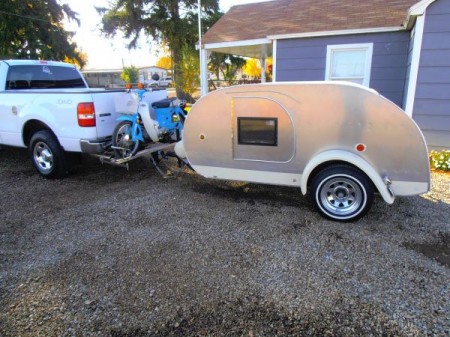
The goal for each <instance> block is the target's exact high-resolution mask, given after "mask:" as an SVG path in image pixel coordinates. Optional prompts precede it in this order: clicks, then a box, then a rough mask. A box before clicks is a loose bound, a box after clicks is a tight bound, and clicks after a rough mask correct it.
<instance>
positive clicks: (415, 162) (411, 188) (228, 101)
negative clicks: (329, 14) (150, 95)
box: [112, 82, 430, 221]
mask: <svg viewBox="0 0 450 337" xmlns="http://www.w3.org/2000/svg"><path fill="white" fill-rule="evenodd" d="M141 114H142V112H141ZM144 114H145V112H144ZM146 114H147V115H148V116H150V119H151V120H152V118H153V117H152V114H151V113H146ZM148 116H146V117H143V119H145V118H148ZM174 145H175V148H174V150H175V154H176V156H177V157H178V158H179V159H180V160H182V161H183V162H184V163H186V164H188V165H189V166H190V167H191V168H192V169H193V170H194V171H196V172H197V173H198V174H200V175H202V176H204V177H206V178H212V179H222V180H237V181H245V182H252V183H261V184H273V185H284V186H295V187H299V188H300V191H301V192H302V194H304V195H305V194H309V195H310V197H311V199H312V201H313V203H314V205H315V207H316V209H317V210H318V211H319V212H320V213H321V214H322V215H323V216H325V217H326V218H329V219H332V220H335V221H355V220H357V219H359V218H361V217H362V216H364V215H365V214H366V213H367V212H368V211H369V209H370V207H371V205H372V202H373V198H374V193H375V192H378V193H379V194H380V195H381V196H382V198H383V199H384V200H385V201H386V202H387V203H388V204H392V203H393V202H394V200H395V197H396V196H408V195H417V194H422V193H426V192H427V191H429V189H430V170H429V161H428V152H427V146H426V143H425V140H424V137H423V135H422V133H421V132H420V130H419V128H418V127H417V125H416V124H415V123H414V121H412V119H411V118H409V117H408V116H407V115H406V113H405V112H404V111H402V110H401V109H400V108H399V107H397V106H396V105H395V104H393V103H392V102H390V101H389V100H387V99H386V98H384V97H382V96H381V95H379V94H378V93H377V92H375V91H374V90H371V89H368V88H365V87H363V86H360V85H357V84H352V83H347V82H289V83H282V82H278V83H270V84H256V85H243V86H235V87H229V88H225V89H221V90H217V91H214V92H212V93H209V94H208V95H206V96H204V97H202V98H201V99H200V100H199V101H198V102H197V103H196V104H195V105H194V106H193V107H192V109H191V110H190V112H189V114H188V115H187V118H186V120H185V122H184V126H183V130H182V137H181V141H179V142H176V144H175V143H170V144H160V143H159V142H155V143H154V144H153V145H152V146H150V147H149V148H147V149H146V150H144V152H143V151H140V152H137V153H136V155H134V156H129V157H128V158H116V159H114V158H113V159H112V161H113V162H114V161H121V163H123V162H127V161H129V160H132V159H134V158H135V157H138V156H140V155H141V154H148V153H152V154H153V153H155V152H159V151H161V150H163V151H168V150H172V148H173V146H174Z"/></svg>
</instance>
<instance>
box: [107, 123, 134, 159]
mask: <svg viewBox="0 0 450 337" xmlns="http://www.w3.org/2000/svg"><path fill="white" fill-rule="evenodd" d="M131 127H132V123H131V122H130V121H122V122H120V123H119V124H117V125H116V127H115V128H114V131H113V139H112V145H113V146H114V147H118V148H120V149H114V153H115V155H116V157H119V158H127V157H131V156H134V155H135V154H136V152H138V150H139V141H136V142H133V140H131Z"/></svg>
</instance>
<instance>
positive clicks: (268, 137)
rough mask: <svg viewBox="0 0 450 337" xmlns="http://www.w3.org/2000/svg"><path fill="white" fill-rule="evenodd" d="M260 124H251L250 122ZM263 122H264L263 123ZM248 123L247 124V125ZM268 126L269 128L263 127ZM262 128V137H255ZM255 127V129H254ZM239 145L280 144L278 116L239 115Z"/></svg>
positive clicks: (260, 132) (273, 145) (260, 133)
mask: <svg viewBox="0 0 450 337" xmlns="http://www.w3.org/2000/svg"><path fill="white" fill-rule="evenodd" d="M252 121H253V122H256V123H258V124H253V125H252V124H249V123H248V122H252ZM261 122H263V123H261ZM245 124H247V125H245ZM261 127H267V128H261ZM255 128H256V129H258V128H259V129H260V130H258V131H259V135H260V137H255V135H257V134H258V133H257V132H256V131H255ZM252 129H253V130H252ZM237 136H238V145H251V146H271V147H276V146H278V118H276V117H238V118H237Z"/></svg>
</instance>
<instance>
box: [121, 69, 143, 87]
mask: <svg viewBox="0 0 450 337" xmlns="http://www.w3.org/2000/svg"><path fill="white" fill-rule="evenodd" d="M120 78H121V79H122V80H124V81H125V83H137V82H139V70H138V68H136V67H135V66H131V67H125V68H123V70H122V73H121V74H120Z"/></svg>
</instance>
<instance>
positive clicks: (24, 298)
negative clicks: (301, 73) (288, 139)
mask: <svg viewBox="0 0 450 337" xmlns="http://www.w3.org/2000/svg"><path fill="white" fill-rule="evenodd" d="M84 159H85V162H84V165H83V166H82V167H81V168H80V169H79V170H78V171H77V172H75V173H73V174H72V175H70V176H69V177H68V178H66V179H64V180H55V181H50V180H45V179H43V178H41V177H40V176H38V175H37V174H36V173H35V171H34V168H33V167H32V166H31V163H30V161H29V159H28V158H27V152H26V151H25V150H22V149H12V148H6V149H4V150H2V151H0V190H1V194H0V335H1V336H249V337H252V336H276V335H279V336H285V335H290V336H292V335H302V336H309V335H314V336H324V335H325V336H326V335H329V336H350V335H374V336H380V335H385V336H386V335H398V336H411V335H412V336H419V335H425V334H429V335H436V336H443V335H449V334H450V322H449V317H450V301H449V298H450V285H449V280H450V269H449V266H450V262H449V254H450V251H449V242H450V175H449V174H433V190H432V192H431V193H429V194H427V195H424V196H421V197H419V196H417V197H410V198H402V199H398V200H397V201H396V203H395V204H394V205H391V206H389V205H387V204H385V203H384V201H383V200H382V199H381V198H380V197H376V198H375V202H374V205H373V208H372V210H371V211H370V212H369V214H368V215H367V216H366V217H364V218H363V219H361V220H360V221H358V222H356V223H351V224H341V223H335V222H331V221H328V220H324V219H323V218H321V217H320V216H319V215H318V214H317V213H316V212H315V211H314V210H313V207H312V204H311V203H310V202H309V201H308V199H307V198H305V197H303V196H301V194H300V191H299V190H298V189H295V188H286V187H274V186H262V185H253V184H242V183H227V182H221V181H209V180H206V179H203V178H201V177H199V176H198V175H196V174H194V173H191V172H189V171H186V172H185V173H184V174H182V175H180V176H178V177H176V178H172V179H163V178H162V177H161V176H160V175H159V174H158V173H157V171H156V170H155V169H153V168H151V167H150V165H149V163H148V162H147V161H145V160H143V159H142V160H141V159H139V160H136V161H135V162H133V163H132V165H131V168H130V171H126V170H124V169H122V168H116V167H109V166H101V165H100V164H99V162H98V161H97V160H95V159H94V158H91V157H86V158H84Z"/></svg>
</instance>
